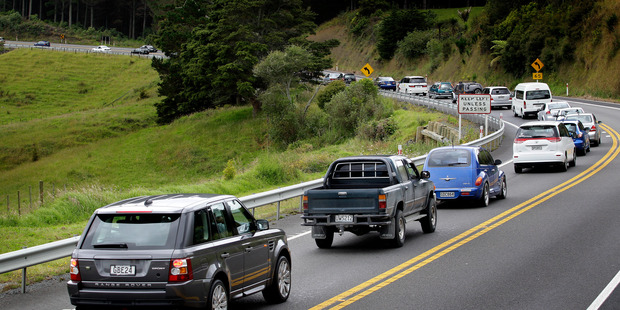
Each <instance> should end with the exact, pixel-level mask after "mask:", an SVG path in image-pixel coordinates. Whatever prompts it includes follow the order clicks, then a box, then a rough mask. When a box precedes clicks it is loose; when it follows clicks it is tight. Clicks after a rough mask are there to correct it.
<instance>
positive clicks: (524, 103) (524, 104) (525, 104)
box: [523, 100, 527, 109]
mask: <svg viewBox="0 0 620 310" xmlns="http://www.w3.org/2000/svg"><path fill="white" fill-rule="evenodd" d="M523 108H524V109H527V102H526V101H525V100H523Z"/></svg>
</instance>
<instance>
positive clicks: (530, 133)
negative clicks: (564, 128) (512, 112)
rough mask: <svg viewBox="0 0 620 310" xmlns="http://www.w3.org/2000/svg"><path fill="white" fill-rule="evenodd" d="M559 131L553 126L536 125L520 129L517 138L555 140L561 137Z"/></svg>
mask: <svg viewBox="0 0 620 310" xmlns="http://www.w3.org/2000/svg"><path fill="white" fill-rule="evenodd" d="M559 136H560V135H559V133H558V129H557V128H556V127H555V126H553V125H536V126H526V127H521V128H519V131H517V138H521V139H528V138H553V137H559Z"/></svg>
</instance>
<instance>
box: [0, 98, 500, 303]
mask: <svg viewBox="0 0 620 310" xmlns="http://www.w3.org/2000/svg"><path fill="white" fill-rule="evenodd" d="M380 93H381V95H384V96H387V97H392V98H396V99H397V100H401V101H406V102H410V103H412V104H416V105H421V106H426V107H428V108H431V109H435V110H438V111H441V112H443V113H446V114H451V115H458V111H457V110H456V106H455V105H454V104H450V103H445V101H440V100H434V99H428V98H426V97H417V96H412V95H409V94H403V93H395V92H390V91H380ZM465 118H466V119H469V120H471V121H473V122H477V123H479V122H484V120H485V118H484V117H480V116H479V115H475V114H468V115H467V116H466V117H465ZM489 124H492V126H493V127H492V128H493V130H495V132H493V133H492V134H490V135H488V136H486V137H483V138H481V139H478V140H475V141H472V142H469V143H466V144H465V145H479V146H482V145H489V144H493V143H498V144H499V142H501V138H502V136H503V134H504V123H503V121H502V120H500V119H496V118H494V117H489ZM489 127H491V125H490V126H489ZM425 159H426V155H422V156H418V157H414V158H411V160H412V161H413V162H414V164H415V165H416V166H419V165H423V164H424V160H425ZM322 184H323V179H322V178H321V179H317V180H313V181H309V182H304V183H300V184H296V185H291V186H287V187H283V188H279V189H274V190H270V191H266V192H261V193H256V194H252V195H249V196H244V197H240V198H239V200H240V201H241V202H243V204H245V206H246V207H247V208H248V209H252V210H253V209H254V208H257V207H261V206H264V205H268V204H272V203H278V211H277V212H278V214H277V217H276V218H280V215H279V212H280V208H279V203H280V202H281V201H283V200H287V199H291V198H295V197H300V196H302V195H303V193H304V191H306V190H308V189H312V188H317V187H320V186H321V185H322ZM79 238H80V237H73V238H68V239H64V240H60V241H55V242H51V243H46V244H42V245H37V246H34V247H31V248H26V249H21V250H17V251H13V252H8V253H4V254H0V273H5V272H9V271H14V270H19V269H22V293H24V292H25V291H26V286H25V285H26V284H25V283H26V268H27V267H30V266H34V265H38V264H42V263H46V262H49V261H52V260H56V259H60V258H63V257H68V256H70V255H71V253H72V252H73V249H75V246H76V245H77V242H78V240H79Z"/></svg>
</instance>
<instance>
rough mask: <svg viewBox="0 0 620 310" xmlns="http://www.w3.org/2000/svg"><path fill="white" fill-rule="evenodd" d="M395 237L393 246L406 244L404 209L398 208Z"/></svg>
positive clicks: (397, 246) (395, 220)
mask: <svg viewBox="0 0 620 310" xmlns="http://www.w3.org/2000/svg"><path fill="white" fill-rule="evenodd" d="M394 222H395V223H394V224H395V226H396V227H394V239H392V246H394V247H395V248H400V247H402V246H403V245H404V244H405V231H406V229H405V217H404V216H403V211H400V210H396V216H395V217H394Z"/></svg>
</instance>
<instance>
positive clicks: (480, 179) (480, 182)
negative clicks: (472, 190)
mask: <svg viewBox="0 0 620 310" xmlns="http://www.w3.org/2000/svg"><path fill="white" fill-rule="evenodd" d="M475 184H476V186H480V184H482V177H478V178H477V179H476V183H475Z"/></svg>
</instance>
